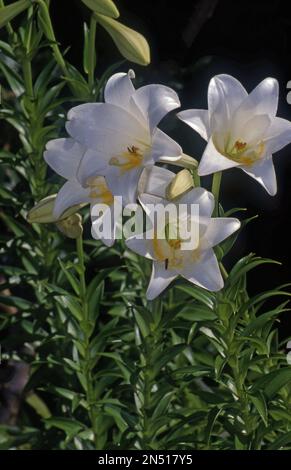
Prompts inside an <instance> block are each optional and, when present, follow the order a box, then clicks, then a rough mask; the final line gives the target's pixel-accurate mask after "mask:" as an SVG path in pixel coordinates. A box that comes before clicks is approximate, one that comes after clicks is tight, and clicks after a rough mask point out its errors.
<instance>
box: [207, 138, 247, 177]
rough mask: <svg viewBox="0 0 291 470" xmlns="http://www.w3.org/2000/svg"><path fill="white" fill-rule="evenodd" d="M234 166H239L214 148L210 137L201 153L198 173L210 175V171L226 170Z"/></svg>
mask: <svg viewBox="0 0 291 470" xmlns="http://www.w3.org/2000/svg"><path fill="white" fill-rule="evenodd" d="M236 166H239V163H237V162H235V161H233V160H230V159H229V158H226V157H224V156H223V155H222V154H221V153H219V152H218V151H217V150H216V148H215V145H214V144H213V140H212V138H211V139H210V140H209V142H208V144H207V147H206V149H205V150H204V153H203V155H202V158H201V161H200V164H199V167H198V175H199V176H205V175H210V174H211V173H216V172H217V171H221V170H226V169H227V168H233V167H236Z"/></svg>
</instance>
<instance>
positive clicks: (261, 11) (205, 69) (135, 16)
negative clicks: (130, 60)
mask: <svg viewBox="0 0 291 470" xmlns="http://www.w3.org/2000/svg"><path fill="white" fill-rule="evenodd" d="M116 4H117V5H118V7H119V10H120V13H121V16H120V20H121V21H122V22H124V23H125V24H127V25H128V26H130V27H133V28H136V29H137V30H138V31H140V32H142V33H143V34H144V35H145V36H146V37H147V39H148V41H149V43H150V47H151V53H152V62H151V64H150V65H149V66H148V67H139V66H135V65H134V64H130V66H132V67H133V68H134V69H135V71H136V75H137V82H138V79H141V82H142V83H151V82H157V83H165V84H167V85H170V86H172V87H174V88H175V89H176V90H177V91H178V92H179V96H180V99H181V103H182V109H188V108H205V107H207V86H208V82H209V80H210V78H211V77H212V76H213V75H215V74H219V73H228V74H231V75H234V76H235V77H236V78H238V79H239V80H241V81H242V83H243V84H244V86H245V87H246V89H247V90H248V91H250V90H251V89H252V88H253V87H254V86H256V84H257V83H258V82H259V81H261V80H262V79H264V78H265V77H267V76H272V77H275V78H277V79H278V80H279V84H280V101H279V112H278V114H279V115H280V116H281V117H284V118H286V119H290V120H291V105H288V103H287V100H286V97H287V93H288V89H287V82H288V80H291V5H290V2H287V1H282V0H277V1H276V0H273V1H263V0H255V1H250V0H249V1H241V0H238V1H231V0H174V1H172V0H171V1H166V0H146V1H136V0H128V1H126V0H124V1H122V0H120V1H118V0H117V1H116ZM51 11H52V15H53V21H54V25H55V28H56V34H57V38H58V40H59V41H60V43H61V44H62V47H63V48H65V47H69V48H70V49H69V51H68V55H67V57H68V59H69V60H70V61H71V62H72V63H73V64H74V65H75V66H76V67H77V68H79V69H80V70H81V68H82V47H83V46H82V43H83V39H82V35H83V30H82V28H83V26H82V23H83V20H87V19H88V9H87V8H86V7H85V6H84V5H82V4H81V2H80V1H79V0H74V1H72V0H52V2H51ZM97 45H98V63H97V70H96V73H97V74H99V73H101V72H102V71H104V70H105V68H106V67H108V66H109V65H111V64H112V61H118V60H120V55H119V53H118V52H117V50H116V47H115V46H114V44H113V43H112V41H111V38H110V37H109V36H108V35H107V34H106V33H105V32H104V31H102V30H101V29H100V28H99V29H98V34H97ZM127 68H128V64H127V63H125V64H124V65H123V66H121V68H120V69H121V70H127ZM162 127H163V128H164V129H165V130H166V131H167V132H168V133H169V134H170V135H171V136H172V137H174V138H175V139H177V140H178V141H179V143H181V144H182V145H183V149H184V151H185V152H186V153H188V154H190V155H193V156H195V157H197V158H198V159H199V158H200V156H201V153H202V151H203V148H204V146H205V143H204V141H203V140H202V139H201V138H200V137H199V136H198V134H195V133H194V132H193V131H192V130H191V129H190V128H188V127H187V126H185V125H184V124H183V123H180V122H178V120H177V119H175V118H174V116H172V118H170V119H166V121H165V122H164V123H163V125H162ZM274 162H275V167H276V172H277V179H278V194H277V195H276V196H275V197H271V196H269V195H268V194H267V193H266V192H265V190H264V189H263V188H262V187H261V186H260V185H259V184H258V183H256V182H255V181H254V180H253V179H251V178H250V177H248V176H247V175H246V174H244V173H243V172H242V171H240V170H238V169H232V170H228V171H226V172H224V173H223V181H222V204H223V206H224V208H226V209H229V208H231V207H246V208H247V209H248V212H247V213H242V214H241V217H249V216H252V215H255V214H258V215H259V217H258V218H257V219H256V220H255V221H253V222H251V223H250V224H249V225H248V227H247V228H246V229H245V230H244V232H243V234H241V235H240V238H239V240H238V241H237V243H236V245H235V247H234V249H233V251H232V255H231V257H229V258H228V259H227V260H226V264H227V265H229V266H230V265H231V264H232V263H233V262H234V261H235V260H236V259H238V257H240V256H243V255H246V254H247V253H249V252H255V253H256V254H257V255H259V256H262V257H268V258H273V259H275V260H278V261H280V262H282V266H278V265H270V266H266V265H265V266H263V267H260V268H257V269H256V270H255V271H253V272H252V273H250V275H249V278H248V287H249V291H250V293H251V294H254V293H257V292H260V291H262V290H267V289H269V288H274V287H276V286H278V285H279V284H283V283H287V282H290V281H291V249H290V245H291V223H290V218H291V145H289V146H287V147H286V148H284V149H283V150H281V151H280V152H278V153H277V154H276V155H275V157H274ZM206 184H209V180H207V178H206ZM281 332H282V333H283V335H284V336H285V334H286V335H291V319H289V315H288V313H287V314H285V315H284V316H282V326H281Z"/></svg>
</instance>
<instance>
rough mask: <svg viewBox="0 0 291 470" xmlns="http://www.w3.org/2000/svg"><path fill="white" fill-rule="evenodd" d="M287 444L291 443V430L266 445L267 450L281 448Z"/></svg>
mask: <svg viewBox="0 0 291 470" xmlns="http://www.w3.org/2000/svg"><path fill="white" fill-rule="evenodd" d="M287 444H289V445H291V431H290V432H287V433H286V434H283V436H280V437H278V438H277V439H276V440H275V441H274V442H272V444H270V445H269V446H268V448H267V449H268V450H276V449H282V448H284V446H286V445H287Z"/></svg>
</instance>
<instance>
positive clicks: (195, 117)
mask: <svg viewBox="0 0 291 470" xmlns="http://www.w3.org/2000/svg"><path fill="white" fill-rule="evenodd" d="M177 117H178V118H179V119H181V121H183V122H185V123H186V124H188V126H190V127H192V129H194V131H196V132H198V134H200V135H201V137H202V138H203V139H204V140H208V139H209V137H210V125H209V112H208V110H207V109H187V110H186V111H181V112H180V113H178V114H177Z"/></svg>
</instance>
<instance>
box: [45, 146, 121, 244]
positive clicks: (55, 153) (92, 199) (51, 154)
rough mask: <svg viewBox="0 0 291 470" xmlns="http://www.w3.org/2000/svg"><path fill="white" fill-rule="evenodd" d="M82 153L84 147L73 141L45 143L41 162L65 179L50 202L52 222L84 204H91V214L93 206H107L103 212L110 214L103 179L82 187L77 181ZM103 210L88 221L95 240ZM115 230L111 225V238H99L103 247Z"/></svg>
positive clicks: (111, 240)
mask: <svg viewBox="0 0 291 470" xmlns="http://www.w3.org/2000/svg"><path fill="white" fill-rule="evenodd" d="M85 153H86V148H84V147H83V146H82V145H81V144H79V143H78V142H76V141H75V140H74V139H55V140H51V141H50V142H48V143H47V146H46V151H45V153H44V159H45V160H46V162H47V164H48V165H49V166H50V167H51V168H52V169H53V170H54V171H55V172H56V173H58V174H59V175H60V176H62V177H63V178H65V179H67V181H66V183H65V184H64V185H63V186H62V188H61V189H60V191H59V192H58V195H57V197H56V200H55V203H54V211H53V216H54V217H55V218H56V219H59V218H60V217H61V215H62V214H63V213H64V212H65V211H67V210H68V209H69V208H70V207H73V206H76V205H79V204H86V203H89V204H90V205H91V213H93V212H94V207H95V205H96V204H104V207H105V206H106V207H107V210H106V211H110V214H111V213H113V201H114V199H113V195H112V193H111V191H110V190H109V189H108V186H107V184H106V181H105V178H104V177H103V176H95V177H91V178H88V180H87V184H86V186H85V187H83V186H81V184H80V182H79V181H78V180H77V177H76V175H77V172H78V168H79V166H80V162H81V160H82V158H83V156H84V154H85ZM106 211H104V212H103V214H102V215H101V216H100V217H98V218H96V219H95V218H94V219H92V235H93V237H95V238H100V237H97V236H96V233H97V230H96V229H97V228H98V226H99V225H101V224H102V221H103V219H104V217H106ZM112 220H113V217H112ZM115 231H116V225H114V224H112V233H111V236H110V237H109V238H106V239H105V238H101V239H102V241H103V242H104V243H105V244H106V245H107V246H111V245H112V244H113V243H114V238H115Z"/></svg>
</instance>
